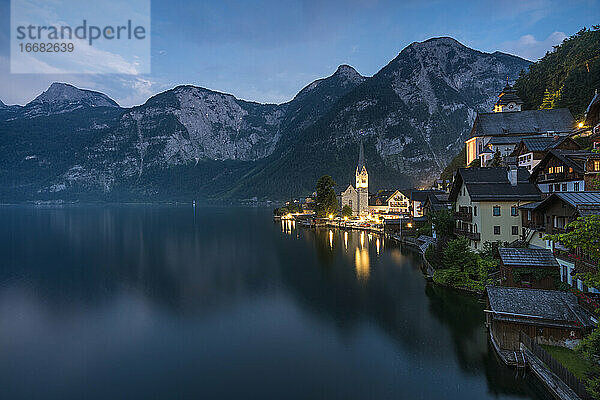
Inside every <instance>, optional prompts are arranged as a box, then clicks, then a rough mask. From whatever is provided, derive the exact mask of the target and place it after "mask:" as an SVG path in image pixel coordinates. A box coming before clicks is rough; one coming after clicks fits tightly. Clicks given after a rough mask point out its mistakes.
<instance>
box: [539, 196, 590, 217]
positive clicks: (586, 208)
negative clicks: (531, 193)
mask: <svg viewBox="0 0 600 400" xmlns="http://www.w3.org/2000/svg"><path fill="white" fill-rule="evenodd" d="M557 200H560V201H563V202H565V203H566V204H568V205H570V206H571V207H572V208H574V209H575V211H577V213H578V214H579V215H580V216H583V217H585V216H587V215H600V191H593V192H592V191H590V192H554V193H552V194H551V195H550V196H548V197H547V198H546V199H544V201H542V202H541V203H540V204H538V205H537V207H535V209H536V210H543V209H544V208H546V207H547V206H549V205H551V204H552V203H553V202H555V201H557Z"/></svg>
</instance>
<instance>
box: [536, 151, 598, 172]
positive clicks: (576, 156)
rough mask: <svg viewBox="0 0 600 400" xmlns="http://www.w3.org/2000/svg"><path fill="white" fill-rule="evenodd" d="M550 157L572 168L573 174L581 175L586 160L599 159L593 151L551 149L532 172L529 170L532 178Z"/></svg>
mask: <svg viewBox="0 0 600 400" xmlns="http://www.w3.org/2000/svg"><path fill="white" fill-rule="evenodd" d="M552 157H555V158H557V159H559V160H560V161H561V162H563V163H564V164H565V165H566V166H568V167H571V168H573V170H574V171H575V172H578V173H580V174H582V173H584V171H585V162H586V160H588V159H590V158H592V159H599V158H600V154H598V153H594V152H593V151H586V150H562V149H551V150H549V151H548V154H546V155H545V156H544V158H542V160H541V161H540V162H539V163H538V165H536V166H535V168H533V170H531V175H532V177H533V176H534V175H537V173H538V171H539V170H540V169H543V168H545V167H546V163H547V162H548V160H550V159H551V158H552Z"/></svg>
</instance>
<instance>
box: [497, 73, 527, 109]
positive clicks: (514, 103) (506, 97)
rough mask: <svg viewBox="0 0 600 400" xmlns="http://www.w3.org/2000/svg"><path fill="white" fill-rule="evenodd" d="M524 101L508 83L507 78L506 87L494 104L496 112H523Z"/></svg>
mask: <svg viewBox="0 0 600 400" xmlns="http://www.w3.org/2000/svg"><path fill="white" fill-rule="evenodd" d="M522 105H523V100H521V98H520V97H519V96H518V95H517V91H516V90H515V89H513V87H512V86H510V84H509V83H508V76H507V77H506V86H504V89H502V92H500V94H499V95H498V100H496V104H494V112H507V111H521V106H522Z"/></svg>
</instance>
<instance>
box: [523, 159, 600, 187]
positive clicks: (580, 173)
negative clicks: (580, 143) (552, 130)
mask: <svg viewBox="0 0 600 400" xmlns="http://www.w3.org/2000/svg"><path fill="white" fill-rule="evenodd" d="M598 179H600V154H598V153H594V152H592V151H585V150H562V149H552V150H549V151H548V153H547V154H546V155H545V156H544V158H542V160H541V161H540V162H539V163H538V164H537V165H536V166H535V168H533V170H532V171H531V176H530V178H529V180H530V181H531V182H533V183H535V184H536V185H537V186H538V187H539V188H540V190H541V191H542V192H543V193H553V192H579V191H586V190H595V189H596V187H597V186H598V184H597V183H595V182H594V181H596V180H598Z"/></svg>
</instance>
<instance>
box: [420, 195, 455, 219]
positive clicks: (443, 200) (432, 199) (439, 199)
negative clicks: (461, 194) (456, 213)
mask: <svg viewBox="0 0 600 400" xmlns="http://www.w3.org/2000/svg"><path fill="white" fill-rule="evenodd" d="M449 197H450V193H446V192H431V193H429V194H428V195H427V200H425V203H423V206H422V207H421V208H422V209H423V215H425V216H427V215H428V214H430V213H432V212H435V211H440V210H452V203H451V202H450V200H448V198H449Z"/></svg>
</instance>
